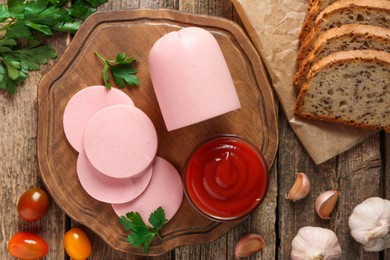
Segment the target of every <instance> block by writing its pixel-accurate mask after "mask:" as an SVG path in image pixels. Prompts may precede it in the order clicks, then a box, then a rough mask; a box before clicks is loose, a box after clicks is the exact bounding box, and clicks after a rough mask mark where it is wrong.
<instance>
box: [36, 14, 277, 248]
mask: <svg viewBox="0 0 390 260" xmlns="http://www.w3.org/2000/svg"><path fill="white" fill-rule="evenodd" d="M187 26H197V27H202V28H204V29H207V30H209V31H210V32H211V33H213V34H214V36H215V38H216V39H217V41H218V42H219V44H220V46H221V49H222V52H223V53H224V56H225V59H226V61H227V63H228V66H229V68H230V72H231V74H232V77H233V79H234V82H235V86H236V90H237V92H238V96H239V98H240V101H241V108H240V109H239V110H237V111H234V112H231V113H228V114H225V115H222V116H219V117H216V118H213V119H210V120H207V121H204V122H202V123H199V124H196V125H192V126H188V127H186V128H182V129H179V130H176V131H172V132H167V131H166V129H165V125H164V122H163V120H162V117H161V114H160V112H159V108H158V104H157V100H156V98H155V96H154V92H153V88H152V85H151V83H150V78H149V73H148V70H147V57H148V54H149V50H150V49H151V46H152V45H153V43H154V42H155V41H156V40H157V39H158V38H160V37H161V36H163V35H164V34H166V33H168V32H170V31H174V30H178V28H181V27H187ZM145 35H147V37H145ZM94 51H97V52H99V53H100V54H102V55H103V56H105V57H109V55H110V53H119V52H125V53H131V55H133V56H135V57H137V64H138V67H137V69H138V71H139V72H138V75H139V77H140V81H141V86H140V87H138V88H133V89H127V90H124V91H125V92H126V93H127V94H129V95H130V97H131V98H132V99H133V100H134V103H135V104H136V106H137V107H139V108H141V109H142V110H143V111H144V112H145V113H146V114H147V115H148V116H149V117H150V118H151V120H152V122H153V123H154V125H155V127H156V130H157V132H158V136H159V150H158V155H159V156H162V157H163V158H166V159H167V160H169V161H170V162H172V163H173V164H174V166H176V168H177V169H179V171H181V169H182V168H183V165H184V162H185V160H186V157H187V155H188V154H189V153H190V151H191V150H192V149H193V147H195V145H196V144H197V143H199V142H201V141H202V140H204V139H206V138H208V137H209V136H212V135H215V134H220V133H234V134H238V135H241V136H244V137H246V138H248V139H250V140H251V141H252V142H254V143H255V144H256V146H258V147H259V148H260V149H261V150H262V152H263V154H264V156H265V158H266V160H267V161H268V163H269V165H272V163H273V160H274V158H275V154H276V149H277V142H278V137H277V122H276V118H277V116H276V111H275V104H274V102H273V100H274V99H273V95H272V90H271V88H270V86H269V84H268V82H267V79H266V76H265V73H264V70H263V68H262V66H261V61H260V58H259V56H258V55H257V54H256V52H255V50H254V48H253V46H252V45H251V44H250V42H249V40H248V38H246V36H245V34H244V33H243V32H242V31H241V30H240V28H239V27H238V26H237V25H235V24H233V23H231V22H228V20H223V19H219V18H210V17H206V16H197V15H189V14H183V13H179V12H169V11H162V10H160V11H152V10H145V9H140V10H131V11H127V12H125V11H118V12H115V11H112V12H101V13H97V14H95V15H93V16H91V17H90V18H89V19H88V20H87V21H86V22H85V23H84V24H83V26H82V27H81V28H80V30H79V32H78V33H77V34H76V36H75V37H74V38H73V40H72V42H71V44H70V45H69V47H68V49H67V50H66V51H65V53H64V54H63V56H62V57H61V58H60V60H59V61H58V62H57V64H56V65H55V66H54V67H53V69H52V70H51V71H50V72H49V73H48V74H46V75H45V77H44V78H43V79H42V80H41V82H40V85H39V90H38V111H39V114H38V122H39V125H38V127H39V128H38V129H39V131H38V161H39V166H40V170H41V174H42V178H43V180H44V182H45V184H46V186H47V188H48V190H49V191H50V192H51V194H52V197H53V198H54V199H55V200H56V202H57V203H58V204H59V205H61V207H62V209H63V210H64V211H65V212H66V213H67V214H68V215H70V216H71V217H72V218H73V219H75V220H76V221H78V222H80V223H83V224H85V225H87V226H88V227H89V228H91V229H92V230H93V231H94V232H95V233H97V234H98V235H100V236H101V237H102V238H103V239H104V240H105V241H106V242H107V243H108V244H109V245H110V246H112V247H113V248H115V249H117V250H120V251H123V252H130V253H135V254H140V249H135V248H133V247H131V246H130V244H129V243H127V242H126V240H125V239H124V238H125V237H126V232H125V231H124V230H123V228H122V227H121V226H120V225H119V222H118V221H116V220H115V219H116V215H115V213H114V212H113V210H112V208H111V206H110V205H108V204H105V203H101V202H98V201H96V200H94V199H92V198H91V197H89V196H88V195H87V194H86V193H85V191H84V190H83V189H82V188H81V186H80V184H79V182H78V178H77V175H76V171H75V165H76V160H77V153H76V152H75V151H74V150H73V149H72V148H71V147H70V145H69V143H68V142H67V141H66V138H65V136H64V133H63V130H62V115H63V111H64V109H65V106H66V103H67V102H68V101H69V99H70V98H71V97H72V96H73V95H74V94H75V93H76V92H77V91H79V90H81V89H82V88H85V87H86V86H91V85H97V84H99V83H101V80H102V79H101V74H100V69H101V64H100V62H99V61H98V60H97V58H96V57H95V55H94ZM245 122H250V124H246V123H245ZM102 222H103V223H107V222H108V223H110V225H105V226H103V225H101V223H102ZM238 222H239V221H232V222H226V223H216V222H212V221H210V220H206V219H205V218H203V217H202V216H200V215H199V214H197V213H196V211H194V210H193V209H192V207H190V205H189V204H188V203H187V201H186V200H184V201H183V203H182V206H181V208H180V209H179V211H178V213H177V214H176V215H175V218H174V219H173V220H172V221H170V222H169V223H168V224H167V225H166V226H165V228H164V230H163V231H162V235H163V236H164V239H163V240H162V242H156V243H154V244H152V247H151V248H150V249H149V252H148V254H149V255H160V254H163V253H165V252H167V251H169V250H171V249H173V248H175V247H178V246H183V245H188V244H194V243H205V242H210V241H212V240H215V239H216V238H218V237H220V236H221V235H223V234H224V233H226V232H227V231H229V230H230V229H232V227H234V226H235V225H237V224H238Z"/></svg>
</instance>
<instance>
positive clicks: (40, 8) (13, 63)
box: [0, 0, 107, 94]
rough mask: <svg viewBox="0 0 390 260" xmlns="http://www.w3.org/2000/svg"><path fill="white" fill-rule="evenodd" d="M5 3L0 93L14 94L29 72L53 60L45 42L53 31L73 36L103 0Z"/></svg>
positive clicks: (0, 24)
mask: <svg viewBox="0 0 390 260" xmlns="http://www.w3.org/2000/svg"><path fill="white" fill-rule="evenodd" d="M70 2H71V0H8V1H7V3H6V4H0V35H1V36H0V91H5V92H7V93H9V94H14V93H15V92H16V88H17V86H18V85H19V84H20V83H22V82H23V81H24V80H25V79H26V78H27V76H28V73H29V71H33V70H39V69H40V65H41V64H46V63H47V62H48V61H49V60H51V59H54V58H56V57H57V53H56V51H55V50H54V49H53V48H52V47H51V46H50V45H48V44H46V43H45V40H46V38H48V37H51V36H52V35H53V33H54V32H55V31H59V32H67V33H75V32H76V31H77V30H78V29H79V27H80V25H81V23H82V22H83V21H84V20H85V19H86V18H87V17H88V16H89V15H91V14H92V13H94V12H95V11H96V10H97V7H98V6H100V5H101V4H104V3H106V2H107V0H76V1H74V2H73V3H72V5H71V6H68V3H70Z"/></svg>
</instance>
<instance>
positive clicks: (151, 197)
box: [112, 157, 183, 223]
mask: <svg viewBox="0 0 390 260" xmlns="http://www.w3.org/2000/svg"><path fill="white" fill-rule="evenodd" d="M182 199H183V185H182V181H181V178H180V175H179V173H178V172H177V170H176V169H175V167H173V165H172V164H170V163H169V162H168V161H166V160H165V159H163V158H161V157H157V158H156V161H155V163H154V166H153V175H152V180H151V181H150V183H149V186H148V187H147V188H146V189H145V191H144V192H143V193H142V194H141V195H140V196H139V197H137V198H136V199H134V200H132V201H130V202H128V203H124V204H113V205H112V207H113V209H114V211H115V213H116V214H117V215H118V216H124V215H126V213H128V212H130V211H133V212H139V213H140V215H141V217H142V219H143V220H144V222H145V223H147V221H148V219H149V216H150V214H151V213H152V212H153V211H155V210H156V209H157V208H158V207H162V208H163V209H164V211H165V217H166V219H168V220H170V219H172V217H173V216H174V215H175V214H176V212H177V211H178V209H179V207H180V204H181V202H182Z"/></svg>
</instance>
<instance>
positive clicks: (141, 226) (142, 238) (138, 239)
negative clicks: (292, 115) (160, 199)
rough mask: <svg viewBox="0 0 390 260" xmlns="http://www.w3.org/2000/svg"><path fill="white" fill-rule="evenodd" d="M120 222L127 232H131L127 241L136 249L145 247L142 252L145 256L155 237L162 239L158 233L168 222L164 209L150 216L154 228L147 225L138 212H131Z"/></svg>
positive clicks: (157, 210) (120, 219)
mask: <svg viewBox="0 0 390 260" xmlns="http://www.w3.org/2000/svg"><path fill="white" fill-rule="evenodd" d="M119 222H120V223H121V225H122V226H123V227H124V229H125V230H128V231H131V233H130V234H129V236H128V237H127V241H128V242H129V243H130V244H131V245H133V246H134V247H140V246H142V245H143V250H142V252H143V253H144V254H145V253H146V252H147V251H148V249H149V246H150V244H151V243H152V241H153V239H154V237H155V236H157V237H159V238H160V239H162V237H161V235H160V234H159V233H158V232H159V231H160V230H161V229H162V227H163V226H164V224H165V223H166V222H167V219H166V218H165V212H164V209H163V208H161V207H159V208H157V209H156V210H155V211H154V212H153V213H152V214H150V216H149V223H150V224H152V227H150V226H147V225H146V224H145V222H144V221H143V220H142V217H141V215H140V214H139V213H138V212H129V213H127V214H126V216H121V217H120V218H119Z"/></svg>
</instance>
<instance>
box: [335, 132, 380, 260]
mask: <svg viewBox="0 0 390 260" xmlns="http://www.w3.org/2000/svg"><path fill="white" fill-rule="evenodd" d="M381 166H382V160H381V153H380V139H379V135H374V136H372V137H371V138H369V139H367V140H366V141H364V142H363V143H361V144H359V145H357V146H355V147H353V148H352V149H350V150H349V151H347V152H345V153H343V154H341V155H340V156H339V165H338V178H339V184H340V191H341V196H340V200H339V203H338V210H337V212H335V213H336V215H335V216H334V217H335V220H336V221H337V222H335V223H332V226H333V227H334V228H335V229H337V231H336V233H337V235H338V237H339V240H340V243H341V245H342V249H343V255H344V256H345V257H347V256H348V257H350V258H356V259H379V258H380V254H379V253H367V252H365V251H364V250H363V248H362V246H361V245H360V244H358V243H357V242H356V241H355V240H354V239H353V238H352V237H351V235H350V230H349V227H348V218H349V216H350V215H351V213H352V210H353V208H354V207H355V206H356V205H357V204H359V203H361V202H362V201H364V200H365V199H367V198H369V197H373V196H380V197H381V196H382V193H383V189H382V183H381V180H382V176H381V174H382V167H381Z"/></svg>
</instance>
